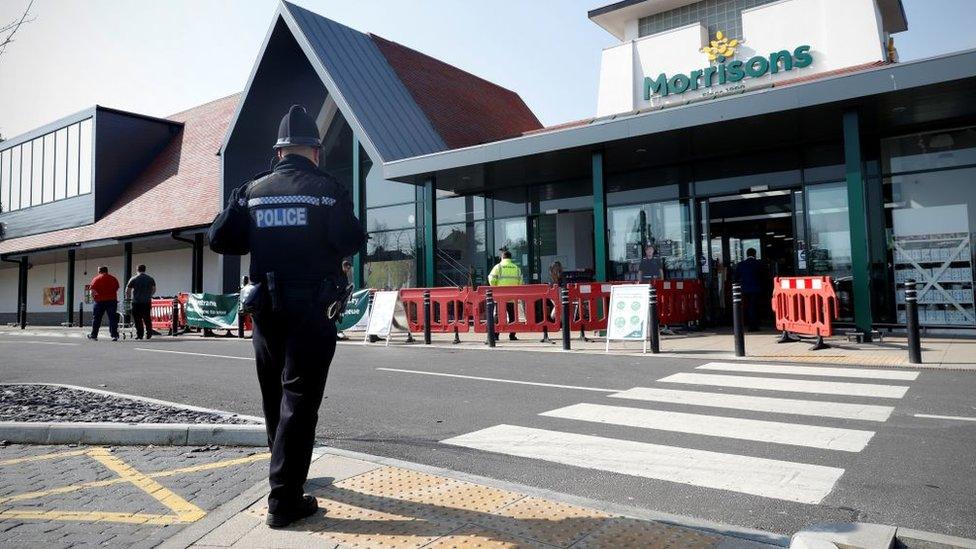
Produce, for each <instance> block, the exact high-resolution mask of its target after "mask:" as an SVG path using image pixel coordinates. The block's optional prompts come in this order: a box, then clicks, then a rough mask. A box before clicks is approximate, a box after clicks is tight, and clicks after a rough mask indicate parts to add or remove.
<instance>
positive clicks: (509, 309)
mask: <svg viewBox="0 0 976 549" xmlns="http://www.w3.org/2000/svg"><path fill="white" fill-rule="evenodd" d="M501 252H502V260H501V261H499V262H498V264H497V265H495V266H494V267H492V268H491V272H490V273H488V284H489V285H490V286H518V285H520V284H522V269H520V268H519V266H518V265H517V264H516V263H515V262H514V261H512V252H510V251H508V250H507V249H504V248H503V249H502V250H501ZM505 318H507V319H508V321H509V322H514V321H515V303H513V302H508V303H506V304H505ZM495 339H498V334H495ZM508 339H509V340H511V341H516V340H517V339H518V338H517V337H515V332H511V333H509V334H508Z"/></svg>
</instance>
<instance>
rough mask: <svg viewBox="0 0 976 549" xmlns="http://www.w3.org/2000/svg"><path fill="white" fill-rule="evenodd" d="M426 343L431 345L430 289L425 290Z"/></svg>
mask: <svg viewBox="0 0 976 549" xmlns="http://www.w3.org/2000/svg"><path fill="white" fill-rule="evenodd" d="M424 345H430V290H424Z"/></svg>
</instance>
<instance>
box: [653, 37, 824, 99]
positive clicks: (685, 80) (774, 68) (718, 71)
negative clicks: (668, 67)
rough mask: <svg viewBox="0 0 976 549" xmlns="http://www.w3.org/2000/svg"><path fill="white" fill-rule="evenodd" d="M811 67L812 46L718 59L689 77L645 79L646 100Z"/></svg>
mask: <svg viewBox="0 0 976 549" xmlns="http://www.w3.org/2000/svg"><path fill="white" fill-rule="evenodd" d="M811 63H813V55H812V54H811V53H810V46H798V47H797V48H795V49H794V50H793V51H792V52H790V51H788V50H781V51H777V52H773V53H770V54H769V55H768V56H766V57H762V56H759V55H757V56H755V57H753V58H751V59H749V60H748V61H739V60H735V61H728V58H727V57H725V56H724V55H717V56H716V57H715V64H714V65H712V66H709V67H705V68H704V69H698V70H693V71H691V72H689V73H688V74H676V75H674V76H671V77H668V75H667V74H665V73H663V72H662V73H661V74H660V75H659V76H658V77H657V78H651V77H649V76H647V77H644V100H645V101H650V99H651V96H652V95H654V94H657V95H661V96H667V95H669V94H682V93H685V92H686V91H688V90H698V89H702V88H711V87H712V86H715V85H718V86H722V85H725V84H734V83H736V82H739V81H741V80H743V79H745V78H746V77H749V78H759V77H760V76H764V75H766V74H776V73H778V72H780V71H784V72H785V71H791V70H793V69H802V68H803V67H809V66H810V64H811Z"/></svg>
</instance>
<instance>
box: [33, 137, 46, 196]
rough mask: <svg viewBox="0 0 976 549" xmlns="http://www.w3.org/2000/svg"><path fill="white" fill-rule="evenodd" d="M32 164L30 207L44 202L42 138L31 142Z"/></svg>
mask: <svg viewBox="0 0 976 549" xmlns="http://www.w3.org/2000/svg"><path fill="white" fill-rule="evenodd" d="M31 145H32V147H31V148H32V149H33V157H34V163H33V167H32V169H31V205H33V206H36V205H38V204H40V203H42V202H43V201H44V179H43V176H44V138H42V137H38V138H37V139H35V140H33V141H31Z"/></svg>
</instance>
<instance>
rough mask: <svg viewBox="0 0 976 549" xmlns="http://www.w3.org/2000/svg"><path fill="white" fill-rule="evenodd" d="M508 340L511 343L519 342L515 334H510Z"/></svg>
mask: <svg viewBox="0 0 976 549" xmlns="http://www.w3.org/2000/svg"><path fill="white" fill-rule="evenodd" d="M508 340H509V341H518V338H517V337H515V334H508Z"/></svg>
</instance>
